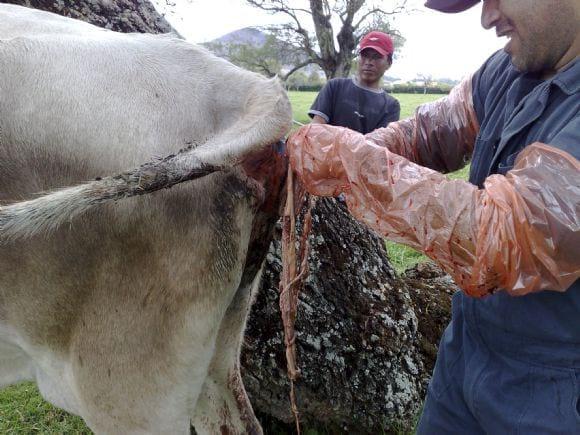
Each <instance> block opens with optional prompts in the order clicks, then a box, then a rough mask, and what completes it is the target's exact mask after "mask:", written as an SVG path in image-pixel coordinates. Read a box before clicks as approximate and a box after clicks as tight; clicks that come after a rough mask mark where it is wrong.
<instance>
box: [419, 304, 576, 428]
mask: <svg viewBox="0 0 580 435" xmlns="http://www.w3.org/2000/svg"><path fill="white" fill-rule="evenodd" d="M463 297H464V296H462V295H461V294H459V293H457V294H456V295H455V296H454V297H453V317H452V322H451V323H450V324H449V326H448V327H447V329H446V330H445V333H444V334H443V337H442V339H441V344H440V347H439V353H438V355H437V362H436V364H435V370H434V373H433V378H432V379H431V383H430V384H429V389H428V393H427V399H426V401H425V406H424V410H423V415H422V416H421V420H420V422H419V427H418V430H417V434H419V435H425V434H429V435H431V434H433V435H438V434H445V435H450V434H462V435H471V434H502V435H503V434H525V435H528V434H530V435H531V434H566V435H570V434H580V343H571V344H562V343H549V342H538V341H536V340H531V339H527V338H524V337H521V336H515V335H513V334H510V333H508V332H506V331H504V330H500V329H499V328H497V327H493V326H490V325H487V324H485V325H481V324H480V325H478V324H477V322H471V321H466V317H467V316H469V315H470V314H471V313H470V312H469V311H468V312H465V310H464V305H463V304H462V298H463ZM529 321H530V322H541V319H529ZM578 321H579V327H580V314H579V320H578Z"/></svg>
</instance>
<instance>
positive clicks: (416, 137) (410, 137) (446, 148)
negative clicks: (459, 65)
mask: <svg viewBox="0 0 580 435" xmlns="http://www.w3.org/2000/svg"><path fill="white" fill-rule="evenodd" d="M471 83H472V80H471V77H469V78H467V79H465V80H463V81H462V82H461V83H460V84H458V85H457V86H455V87H454V88H453V89H452V90H451V92H450V93H449V95H448V96H446V97H444V98H441V99H439V100H437V101H434V102H432V103H426V104H422V105H421V106H419V107H418V108H417V110H416V111H415V114H414V116H413V117H411V118H407V119H403V120H401V121H398V122H392V123H390V124H389V125H388V126H387V127H385V128H379V129H377V130H374V131H372V132H370V133H368V134H367V135H366V137H367V139H368V140H370V141H372V142H374V143H376V144H377V145H380V146H383V147H386V148H388V149H389V150H391V151H392V152H394V153H395V154H399V155H400V156H403V157H405V158H407V159H408V160H410V161H412V162H414V163H417V164H419V165H421V166H426V167H428V168H431V169H434V170H436V171H439V172H451V171H455V170H457V169H460V168H462V167H463V166H465V163H466V162H467V161H468V160H469V158H470V157H471V154H472V152H473V144H474V143H475V138H476V136H477V133H478V132H479V122H478V120H477V115H476V113H475V109H474V107H473V97H472V85H471Z"/></svg>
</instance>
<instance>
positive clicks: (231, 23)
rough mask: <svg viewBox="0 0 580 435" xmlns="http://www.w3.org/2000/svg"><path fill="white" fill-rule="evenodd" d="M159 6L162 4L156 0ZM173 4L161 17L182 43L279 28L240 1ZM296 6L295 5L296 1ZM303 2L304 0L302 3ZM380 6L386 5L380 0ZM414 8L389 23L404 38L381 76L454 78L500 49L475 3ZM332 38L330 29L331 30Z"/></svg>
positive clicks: (418, 2) (419, 3) (412, 0)
mask: <svg viewBox="0 0 580 435" xmlns="http://www.w3.org/2000/svg"><path fill="white" fill-rule="evenodd" d="M157 1H158V2H161V3H165V0H157ZM170 2H171V3H174V4H175V6H174V7H172V8H171V10H172V12H170V13H167V14H166V17H167V19H168V20H169V21H170V23H171V24H172V25H173V27H175V28H176V29H177V30H178V31H179V32H180V33H181V34H182V35H183V36H184V37H185V38H186V39H188V40H189V41H191V42H194V43H200V42H206V41H210V40H212V39H215V38H218V37H220V36H223V35H225V34H227V33H229V32H232V31H234V30H238V29H241V28H244V27H249V26H265V25H268V24H280V23H281V22H282V18H281V17H280V16H272V15H269V14H267V13H266V12H264V11H261V10H259V9H257V8H253V7H251V6H249V5H247V4H246V2H245V1H244V0H170ZM297 2H298V3H300V2H299V1H298V0H297ZM302 3H304V1H302ZM385 3H389V2H388V1H386V0H385ZM408 3H409V4H410V6H411V8H412V9H413V10H414V11H413V12H411V13H409V14H399V15H397V16H396V18H395V20H394V25H395V27H397V28H398V29H399V30H400V32H401V33H402V35H403V36H404V37H405V38H406V43H405V45H404V46H403V47H402V48H401V49H400V51H399V52H397V53H396V54H395V56H396V57H395V60H394V62H393V66H392V67H391V69H390V70H389V71H388V72H387V75H389V76H393V77H399V78H401V79H403V80H411V79H413V78H415V77H417V75H418V74H423V75H431V76H432V77H433V78H451V79H455V80H459V79H461V78H462V77H464V76H465V75H468V74H470V73H472V72H474V71H476V70H477V68H478V67H479V66H480V65H481V64H482V63H483V62H484V61H485V59H487V58H488V57H489V56H490V55H491V54H492V53H493V52H495V51H496V50H498V49H500V48H502V47H503V46H504V45H505V40H503V39H499V38H497V37H496V36H495V32H494V30H493V29H492V30H484V29H483V28H482V27H481V25H480V13H481V4H480V5H476V6H474V7H473V8H471V9H470V10H468V11H466V12H463V13H460V14H443V13H440V12H435V11H431V10H429V9H426V8H425V7H424V6H423V0H408ZM335 34H336V30H335Z"/></svg>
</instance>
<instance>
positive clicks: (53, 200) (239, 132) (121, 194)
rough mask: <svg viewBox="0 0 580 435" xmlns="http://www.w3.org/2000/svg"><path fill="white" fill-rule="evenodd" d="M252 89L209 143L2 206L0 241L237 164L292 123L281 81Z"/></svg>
mask: <svg viewBox="0 0 580 435" xmlns="http://www.w3.org/2000/svg"><path fill="white" fill-rule="evenodd" d="M270 85H271V86H266V87H262V88H261V89H257V90H256V91H255V92H253V93H251V98H250V99H249V101H248V105H247V110H246V111H245V113H244V116H242V117H241V118H240V119H239V120H238V121H236V122H234V123H233V124H232V125H231V126H230V127H229V128H228V129H226V130H225V131H223V132H222V133H221V134H218V135H216V136H215V137H214V138H212V139H210V140H209V141H208V142H206V143H204V144H202V145H200V146H198V147H197V148H193V149H185V150H182V151H180V152H179V153H177V154H176V155H172V156H169V157H166V158H165V159H161V160H158V161H155V162H152V163H147V164H144V165H142V166H140V167H139V168H137V169H134V170H131V171H127V172H124V173H122V174H119V175H116V176H112V177H105V178H102V179H98V180H95V181H91V182H88V183H85V184H81V185H79V186H75V187H70V188H65V189H61V190H57V191H53V192H49V193H47V194H42V195H41V196H39V197H37V198H36V199H32V200H29V201H22V202H17V203H13V204H7V205H4V206H0V241H1V240H12V239H18V238H26V237H30V236H33V235H35V234H38V233H46V232H50V231H53V230H55V229H56V228H58V227H59V226H60V225H62V224H63V223H66V222H70V221H71V220H72V219H74V218H75V217H76V216H78V215H80V214H83V213H84V212H86V211H87V210H89V209H90V208H92V207H94V206H96V205H98V204H101V203H104V202H108V201H117V200H119V199H122V198H128V197H131V196H136V195H144V194H147V193H151V192H154V191H156V190H160V189H164V188H169V187H172V186H174V185H175V184H178V183H181V182H184V181H188V180H193V179H195V178H200V177H203V176H205V175H208V174H210V173H212V172H215V171H218V170H223V169H225V168H230V167H233V166H234V165H236V164H238V163H239V162H240V161H241V160H242V159H243V157H244V156H246V155H248V154H249V153H251V152H252V151H256V150H259V149H262V148H264V147H265V146H268V145H270V144H274V143H276V142H277V141H278V140H279V139H280V138H281V137H283V136H284V135H285V134H286V133H287V131H288V130H289V128H290V125H291V121H292V118H291V109H290V103H289V102H288V98H287V96H286V94H285V92H284V91H283V89H282V87H281V85H280V84H279V83H278V82H275V81H271V82H270Z"/></svg>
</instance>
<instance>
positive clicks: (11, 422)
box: [0, 92, 467, 434]
mask: <svg viewBox="0 0 580 435" xmlns="http://www.w3.org/2000/svg"><path fill="white" fill-rule="evenodd" d="M394 96H395V97H396V98H397V99H398V100H399V101H400V103H401V116H402V117H407V116H409V115H411V114H412V113H413V111H414V110H415V108H416V107H417V106H418V105H419V104H421V103H424V102H428V101H433V100H435V99H437V98H439V97H440V95H421V94H399V95H397V94H395V95H394ZM315 97H316V93H315V92H290V100H291V102H292V108H293V113H294V119H296V120H297V121H300V122H302V123H307V122H308V121H309V119H308V115H307V111H308V109H309V107H310V105H311V104H312V102H313V101H314V98H315ZM466 174H467V169H464V170H462V171H459V172H458V173H456V174H453V175H452V176H453V177H455V178H465V177H466ZM387 249H388V252H389V256H390V257H391V260H392V263H393V265H394V266H395V268H396V269H397V270H398V271H402V270H404V269H406V268H407V267H409V266H411V265H413V264H415V263H417V262H419V261H423V260H424V259H425V257H424V256H422V255H421V254H419V253H418V252H416V251H413V250H412V249H409V248H407V247H405V246H402V245H397V244H394V243H390V242H387ZM85 433H86V434H89V433H90V430H89V429H88V428H87V427H86V426H85V425H84V423H83V422H82V420H81V419H80V418H78V417H74V416H71V415H69V414H67V413H66V412H63V411H60V410H58V409H56V408H54V407H52V406H51V405H49V404H48V403H47V402H45V401H44V400H43V399H42V398H41V397H40V395H39V394H38V390H37V389H36V387H35V386H34V384H31V383H28V382H27V383H21V384H18V385H14V386H11V387H9V388H6V389H4V390H0V434H85Z"/></svg>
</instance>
